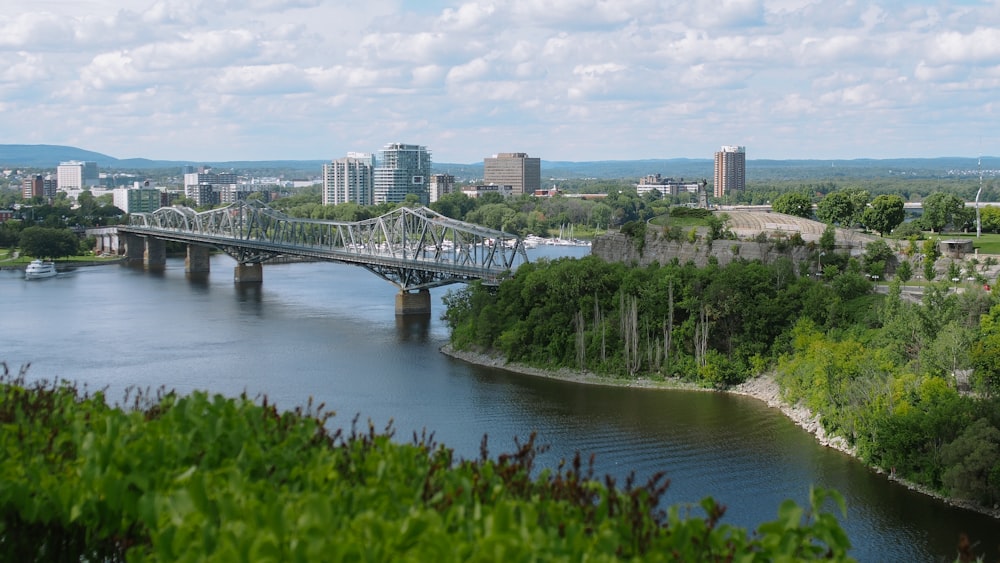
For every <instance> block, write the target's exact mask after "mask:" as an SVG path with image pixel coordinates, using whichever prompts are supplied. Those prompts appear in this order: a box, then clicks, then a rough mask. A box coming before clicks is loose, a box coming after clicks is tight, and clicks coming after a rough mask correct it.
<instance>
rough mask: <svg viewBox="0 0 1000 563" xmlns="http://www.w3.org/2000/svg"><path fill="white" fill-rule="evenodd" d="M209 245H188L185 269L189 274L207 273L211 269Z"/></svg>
mask: <svg viewBox="0 0 1000 563" xmlns="http://www.w3.org/2000/svg"><path fill="white" fill-rule="evenodd" d="M208 250H209V249H208V247H207V246H199V245H197V244H189V245H187V255H186V256H185V257H184V271H185V272H187V273H189V274H200V273H207V272H208V271H209V261H208V257H209V252H208Z"/></svg>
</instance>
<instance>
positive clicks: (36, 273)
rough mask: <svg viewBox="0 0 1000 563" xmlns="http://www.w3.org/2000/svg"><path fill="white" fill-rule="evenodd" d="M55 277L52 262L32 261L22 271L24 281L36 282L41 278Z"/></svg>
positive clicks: (54, 268) (54, 267)
mask: <svg viewBox="0 0 1000 563" xmlns="http://www.w3.org/2000/svg"><path fill="white" fill-rule="evenodd" d="M54 275H56V265H55V264H53V263H52V262H43V261H41V260H32V261H31V263H30V264H28V267H27V268H25V269H24V279H26V280H37V279H41V278H51V277H52V276H54Z"/></svg>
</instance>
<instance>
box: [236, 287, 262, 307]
mask: <svg viewBox="0 0 1000 563" xmlns="http://www.w3.org/2000/svg"><path fill="white" fill-rule="evenodd" d="M233 287H235V288H236V300H237V301H238V302H240V303H260V302H261V301H262V296H263V293H264V288H263V285H262V284H259V283H235V284H233Z"/></svg>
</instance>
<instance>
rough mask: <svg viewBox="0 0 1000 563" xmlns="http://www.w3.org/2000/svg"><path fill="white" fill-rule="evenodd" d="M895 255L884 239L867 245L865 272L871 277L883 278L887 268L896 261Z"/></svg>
mask: <svg viewBox="0 0 1000 563" xmlns="http://www.w3.org/2000/svg"><path fill="white" fill-rule="evenodd" d="M894 257H895V254H894V253H893V252H892V249H891V248H889V245H888V244H886V242H885V241H884V240H882V239H878V240H873V241H872V242H869V243H868V244H866V245H865V253H864V256H863V258H864V260H865V272H867V273H868V274H870V275H875V276H883V277H884V274H885V268H886V266H888V265H889V264H890V263H891V262H892V260H893V259H894Z"/></svg>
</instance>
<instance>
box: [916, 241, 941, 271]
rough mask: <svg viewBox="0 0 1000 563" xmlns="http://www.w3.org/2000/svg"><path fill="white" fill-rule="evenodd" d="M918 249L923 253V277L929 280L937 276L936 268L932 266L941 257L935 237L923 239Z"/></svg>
mask: <svg viewBox="0 0 1000 563" xmlns="http://www.w3.org/2000/svg"><path fill="white" fill-rule="evenodd" d="M920 250H921V251H922V252H923V255H924V277H925V278H927V281H931V280H933V279H934V278H935V277H937V270H936V269H935V268H934V264H935V263H936V262H937V259H938V258H940V257H941V249H939V248H938V241H937V239H926V240H924V242H923V243H922V244H921V245H920Z"/></svg>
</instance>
